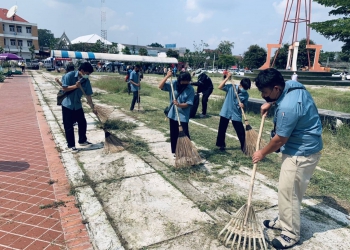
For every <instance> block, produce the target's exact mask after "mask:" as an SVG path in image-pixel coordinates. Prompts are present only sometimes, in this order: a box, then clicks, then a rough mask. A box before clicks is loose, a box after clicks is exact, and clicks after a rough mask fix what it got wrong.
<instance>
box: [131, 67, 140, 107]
mask: <svg viewBox="0 0 350 250" xmlns="http://www.w3.org/2000/svg"><path fill="white" fill-rule="evenodd" d="M139 71H140V65H135V68H134V70H133V71H132V72H131V73H130V78H129V83H130V86H131V92H132V93H133V96H132V101H131V106H130V111H133V110H134V108H135V103H136V102H137V103H138V102H139V101H140V100H139V98H138V95H139V88H140V82H139V79H140V78H139Z"/></svg>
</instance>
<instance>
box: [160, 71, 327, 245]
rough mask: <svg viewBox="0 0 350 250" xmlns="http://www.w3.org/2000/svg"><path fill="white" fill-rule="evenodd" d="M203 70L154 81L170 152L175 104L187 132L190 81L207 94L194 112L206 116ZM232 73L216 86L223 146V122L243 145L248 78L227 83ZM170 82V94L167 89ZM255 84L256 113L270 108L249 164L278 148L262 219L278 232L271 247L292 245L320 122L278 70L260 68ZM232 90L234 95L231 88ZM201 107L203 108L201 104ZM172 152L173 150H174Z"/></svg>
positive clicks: (302, 92)
mask: <svg viewBox="0 0 350 250" xmlns="http://www.w3.org/2000/svg"><path fill="white" fill-rule="evenodd" d="M204 75H205V73H199V76H198V81H197V82H195V83H193V82H192V79H191V77H192V76H191V74H190V73H189V72H180V73H179V74H178V76H177V79H175V80H173V81H169V79H172V76H173V72H171V71H169V72H168V73H167V74H166V76H165V77H164V78H163V79H162V80H161V81H160V83H159V86H158V87H159V89H161V90H162V91H167V92H169V103H170V109H169V112H168V115H167V117H168V118H169V127H170V141H171V152H172V153H173V154H175V152H176V142H177V137H178V133H179V126H178V122H177V115H176V112H175V106H176V107H177V109H178V113H179V117H180V122H181V126H182V128H183V131H184V132H185V134H186V135H187V136H188V137H189V138H191V137H190V133H189V126H188V123H189V120H190V110H191V107H192V105H193V102H194V97H195V90H194V88H193V85H194V86H198V88H197V89H198V90H199V91H202V92H203V96H204V95H205V93H207V96H206V98H203V99H204V100H205V105H203V112H202V115H201V116H200V117H207V115H206V112H207V110H206V103H207V101H208V98H209V96H210V94H211V93H212V91H213V84H212V82H211V81H210V83H208V82H204V81H202V80H200V79H205V78H206V77H203V76H204ZM231 76H232V74H231V73H230V72H228V73H227V75H226V77H225V78H224V80H223V81H222V82H221V83H220V84H219V86H218V88H219V89H220V90H222V91H225V92H226V95H225V100H224V103H223V106H222V108H221V111H220V114H219V115H220V122H219V127H218V134H217V139H216V146H218V147H219V149H220V150H225V147H226V143H225V135H226V130H227V127H228V124H229V122H230V121H231V122H232V125H233V127H234V129H235V131H236V133H237V137H238V139H239V142H240V149H241V150H242V151H243V150H244V143H245V129H244V126H243V122H242V111H241V109H244V108H246V107H247V105H248V99H249V94H248V91H249V89H250V88H251V80H250V79H249V78H246V77H245V78H243V79H241V81H240V83H239V84H238V85H235V84H233V83H231V82H230V79H231ZM170 85H172V86H173V89H174V94H175V99H173V95H172V93H171V91H172V88H171V86H170ZM255 85H256V87H257V89H258V90H259V91H260V92H261V97H262V98H263V99H265V101H266V103H264V104H263V105H262V106H261V115H262V116H263V115H267V112H268V111H269V110H270V109H274V118H273V124H274V126H273V135H274V136H273V137H272V138H271V140H270V141H269V143H268V144H267V145H266V146H265V147H263V148H261V149H259V150H257V151H256V152H255V153H254V154H253V156H252V163H258V162H259V161H261V160H263V159H264V158H265V157H266V156H267V155H268V154H271V153H274V152H277V151H280V152H281V153H282V164H281V170H280V177H279V184H278V209H279V213H278V216H277V217H276V218H273V219H267V220H264V221H263V224H264V226H265V227H266V228H268V229H274V230H276V229H277V230H280V231H281V233H280V235H279V236H277V237H276V238H274V239H273V240H272V241H271V244H272V245H273V247H275V248H276V249H286V248H290V247H293V246H294V245H296V244H297V243H298V242H299V240H300V210H301V201H302V199H303V196H304V194H305V192H306V189H307V186H308V183H309V181H310V178H311V176H312V174H313V172H314V170H315V168H316V166H317V163H318V162H319V160H320V157H321V154H320V151H321V150H322V148H323V142H322V124H321V120H320V116H319V114H318V110H317V107H316V105H315V102H314V100H313V98H312V96H311V94H310V93H309V92H308V91H307V90H306V88H305V87H304V86H303V84H301V83H300V82H298V81H296V80H288V81H285V80H284V78H283V76H282V74H281V72H279V71H278V70H276V69H274V68H268V69H265V70H261V71H260V72H259V74H258V75H257V77H256V78H255ZM234 88H235V89H236V91H237V93H238V98H239V101H238V99H237V95H236V94H235V89H234ZM204 107H205V108H204ZM174 156H175V155H174Z"/></svg>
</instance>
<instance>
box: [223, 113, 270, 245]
mask: <svg viewBox="0 0 350 250" xmlns="http://www.w3.org/2000/svg"><path fill="white" fill-rule="evenodd" d="M265 117H266V115H263V117H262V120H261V124H260V130H259V135H258V139H257V141H256V149H257V150H258V149H259V144H260V139H261V134H262V130H263V126H264V121H265ZM256 168H257V163H255V164H254V166H253V170H252V176H251V179H250V188H249V195H248V201H247V203H246V204H245V205H243V206H242V207H241V208H240V209H239V210H238V211H237V212H236V214H235V215H234V216H233V217H232V219H231V220H230V222H229V223H228V224H227V225H226V226H225V227H224V229H223V230H222V231H221V232H220V233H219V236H218V237H220V235H222V234H223V233H225V231H227V232H226V234H225V236H224V241H225V245H227V244H228V243H229V241H230V239H231V238H232V236H233V239H232V244H231V248H232V249H233V247H234V245H235V243H236V240H237V249H240V246H241V244H242V249H245V248H246V245H247V244H248V249H251V246H252V244H253V247H254V250H256V247H257V246H258V245H260V249H267V246H266V242H265V238H264V233H263V230H262V228H261V223H260V220H259V218H258V216H257V215H256V213H255V211H254V208H253V206H252V204H251V201H252V195H253V187H254V179H255V173H256ZM242 241H243V242H242Z"/></svg>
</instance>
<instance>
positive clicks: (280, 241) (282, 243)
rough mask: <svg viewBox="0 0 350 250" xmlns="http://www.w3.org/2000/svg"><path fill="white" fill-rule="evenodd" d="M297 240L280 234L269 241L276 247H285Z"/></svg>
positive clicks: (295, 242) (292, 244)
mask: <svg viewBox="0 0 350 250" xmlns="http://www.w3.org/2000/svg"><path fill="white" fill-rule="evenodd" d="M298 241H299V240H295V239H292V238H289V237H288V236H287V235H284V234H281V235H280V236H278V237H276V238H274V239H273V240H272V242H271V244H272V246H273V247H274V248H276V249H287V248H290V247H293V246H294V245H295V244H297V243H298Z"/></svg>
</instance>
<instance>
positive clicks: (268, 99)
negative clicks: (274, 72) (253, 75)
mask: <svg viewBox="0 0 350 250" xmlns="http://www.w3.org/2000/svg"><path fill="white" fill-rule="evenodd" d="M263 98H264V99H265V101H267V102H275V101H277V99H272V98H270V97H269V96H267V97H263Z"/></svg>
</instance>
